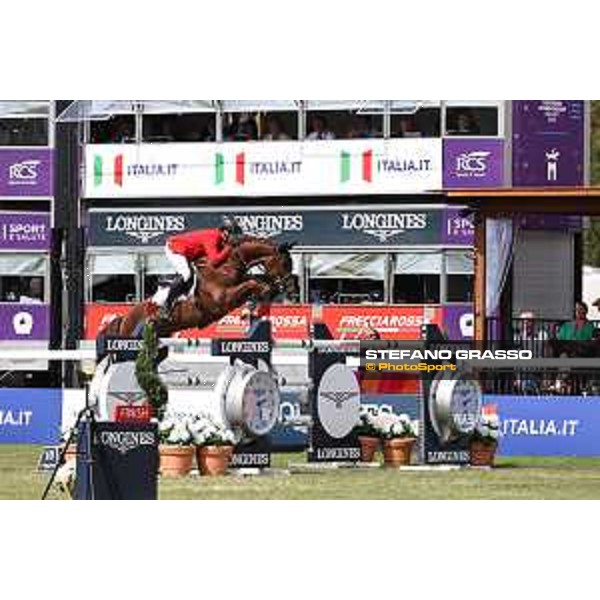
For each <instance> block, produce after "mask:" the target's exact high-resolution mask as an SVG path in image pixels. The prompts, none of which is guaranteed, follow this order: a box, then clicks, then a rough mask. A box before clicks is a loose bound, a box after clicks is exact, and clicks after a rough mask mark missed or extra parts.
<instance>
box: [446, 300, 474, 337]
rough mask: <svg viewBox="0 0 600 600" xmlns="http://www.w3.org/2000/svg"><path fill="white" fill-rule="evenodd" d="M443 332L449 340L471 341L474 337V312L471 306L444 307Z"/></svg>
mask: <svg viewBox="0 0 600 600" xmlns="http://www.w3.org/2000/svg"><path fill="white" fill-rule="evenodd" d="M442 310H443V323H444V332H445V334H446V335H447V336H448V339H449V340H452V341H461V340H472V339H473V336H474V335H475V316H474V315H475V312H474V309H473V305H472V304H463V305H459V304H456V305H449V306H444V308H443V309H442Z"/></svg>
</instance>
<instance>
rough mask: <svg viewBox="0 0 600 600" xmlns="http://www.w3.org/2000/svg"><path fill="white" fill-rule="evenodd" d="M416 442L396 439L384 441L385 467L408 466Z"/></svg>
mask: <svg viewBox="0 0 600 600" xmlns="http://www.w3.org/2000/svg"><path fill="white" fill-rule="evenodd" d="M416 442H417V440H416V439H415V438H397V439H394V440H385V442H384V444H383V458H384V462H385V465H386V467H402V466H406V465H410V459H411V457H412V451H413V448H414V446H415V444H416Z"/></svg>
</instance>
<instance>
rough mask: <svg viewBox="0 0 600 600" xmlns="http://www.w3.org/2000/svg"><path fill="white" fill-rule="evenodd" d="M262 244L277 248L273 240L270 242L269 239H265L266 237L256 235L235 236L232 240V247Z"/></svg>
mask: <svg viewBox="0 0 600 600" xmlns="http://www.w3.org/2000/svg"><path fill="white" fill-rule="evenodd" d="M253 242H255V243H262V244H265V245H267V246H271V247H272V248H276V247H277V246H278V244H277V242H275V240H272V239H271V238H266V237H258V236H256V235H248V234H242V235H237V236H235V238H234V245H238V244H244V243H248V244H251V243H253Z"/></svg>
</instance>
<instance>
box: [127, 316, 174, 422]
mask: <svg viewBox="0 0 600 600" xmlns="http://www.w3.org/2000/svg"><path fill="white" fill-rule="evenodd" d="M158 350H159V342H158V336H157V335H156V332H155V330H154V325H153V324H152V323H147V324H146V326H145V327H144V343H143V344H142V349H141V350H140V352H139V353H138V356H137V359H136V361H135V376H136V378H137V380H138V383H139V384H140V387H141V388H142V389H143V390H144V392H146V395H147V397H148V401H149V402H150V405H151V406H152V410H153V414H154V416H155V417H156V418H157V419H158V420H159V421H162V420H163V417H164V416H165V409H166V407H167V401H168V391H167V388H166V387H165V386H164V384H163V382H162V380H161V378H160V377H159V376H158V368H157V361H158Z"/></svg>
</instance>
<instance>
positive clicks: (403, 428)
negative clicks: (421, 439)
mask: <svg viewBox="0 0 600 600" xmlns="http://www.w3.org/2000/svg"><path fill="white" fill-rule="evenodd" d="M369 418H370V422H371V425H372V426H373V428H374V429H375V430H376V431H377V432H378V433H379V436H380V437H382V438H383V439H386V440H393V439H398V438H416V437H417V436H418V435H419V430H418V422H416V421H412V420H411V418H410V417H409V416H408V415H394V414H390V413H383V412H382V413H379V414H378V415H377V416H374V417H369Z"/></svg>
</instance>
